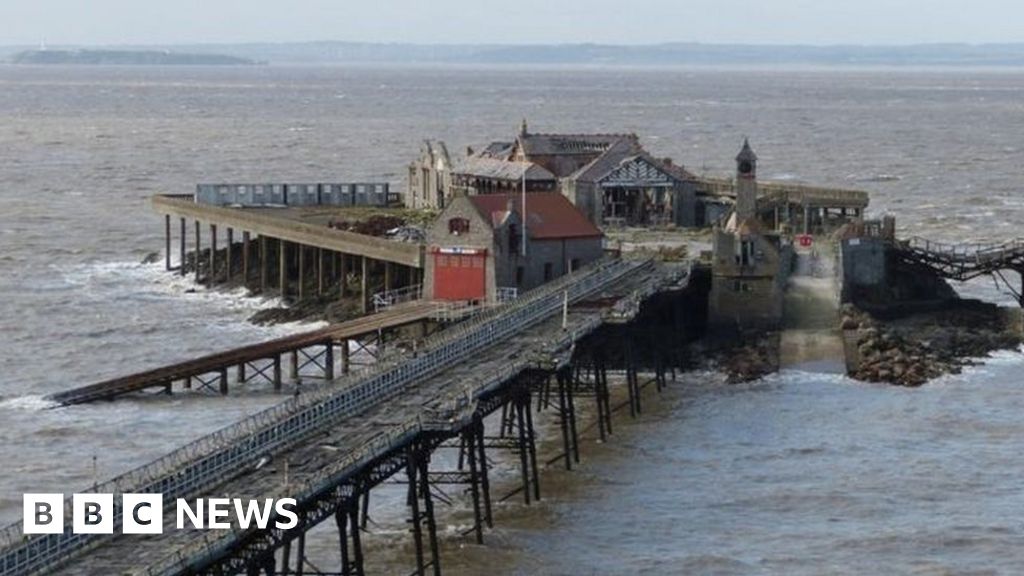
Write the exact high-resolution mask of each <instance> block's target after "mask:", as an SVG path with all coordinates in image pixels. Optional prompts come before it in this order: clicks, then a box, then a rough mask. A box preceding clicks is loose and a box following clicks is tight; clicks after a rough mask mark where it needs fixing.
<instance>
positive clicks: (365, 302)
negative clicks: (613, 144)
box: [360, 256, 370, 314]
mask: <svg viewBox="0 0 1024 576" xmlns="http://www.w3.org/2000/svg"><path fill="white" fill-rule="evenodd" d="M361 260H362V261H363V274H362V277H361V278H360V280H361V282H362V291H361V293H360V298H361V299H362V304H361V306H362V308H361V309H362V311H363V314H366V313H367V312H368V311H369V309H370V278H369V273H370V265H369V259H368V258H367V257H366V256H363V257H362V258H361Z"/></svg>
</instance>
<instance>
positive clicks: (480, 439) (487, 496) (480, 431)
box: [474, 418, 494, 528]
mask: <svg viewBox="0 0 1024 576" xmlns="http://www.w3.org/2000/svg"><path fill="white" fill-rule="evenodd" d="M474 433H475V434H476V447H477V450H479V452H480V454H479V459H478V460H477V462H478V466H479V467H480V491H481V492H483V497H484V521H485V522H487V527H488V528H494V515H493V514H492V513H491V483H490V480H489V479H488V477H487V449H486V446H485V445H484V444H485V442H484V420H483V418H477V421H476V425H475V426H474Z"/></svg>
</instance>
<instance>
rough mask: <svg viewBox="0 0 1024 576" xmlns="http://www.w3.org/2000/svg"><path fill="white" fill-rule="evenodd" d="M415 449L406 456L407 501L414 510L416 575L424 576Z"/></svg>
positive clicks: (410, 449) (413, 527)
mask: <svg viewBox="0 0 1024 576" xmlns="http://www.w3.org/2000/svg"><path fill="white" fill-rule="evenodd" d="M413 454H414V453H413V448H409V451H408V453H407V455H406V464H405V474H406V477H407V478H408V481H409V493H408V496H407V497H406V500H407V502H408V504H409V507H411V508H412V520H411V522H412V538H413V543H414V544H415V546H416V574H418V575H419V576H423V575H424V574H425V573H426V567H425V566H424V565H423V532H422V526H421V525H420V499H419V497H418V496H417V494H416V491H417V486H418V483H417V478H416V476H417V473H418V472H419V470H417V468H416V467H417V465H418V464H417V462H416V459H415V457H414V456H413Z"/></svg>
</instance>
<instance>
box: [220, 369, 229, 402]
mask: <svg viewBox="0 0 1024 576" xmlns="http://www.w3.org/2000/svg"><path fill="white" fill-rule="evenodd" d="M220 393H221V395H223V396H227V394H228V369H227V368H221V369H220Z"/></svg>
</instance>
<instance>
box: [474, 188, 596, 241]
mask: <svg viewBox="0 0 1024 576" xmlns="http://www.w3.org/2000/svg"><path fill="white" fill-rule="evenodd" d="M469 200H470V202H472V203H473V206H474V207H475V208H476V209H477V210H478V211H479V212H480V213H481V215H483V216H484V218H485V219H487V220H488V221H490V222H492V223H493V222H501V221H504V217H505V214H502V213H505V212H508V211H509V209H511V210H512V211H513V212H515V213H516V214H519V215H520V218H521V217H522V202H523V197H522V194H477V195H475V196H470V197H469ZM495 213H498V218H497V219H495ZM526 213H527V219H526V229H527V231H528V232H529V234H530V238H533V239H536V240H551V239H561V238H593V237H600V236H603V233H602V232H601V230H600V229H599V228H598V227H597V226H594V224H593V223H591V222H590V220H588V219H587V217H586V216H584V215H583V213H582V212H580V211H579V210H577V209H576V207H575V206H573V205H572V203H571V202H569V200H568V199H567V198H566V197H565V196H562V195H561V194H554V193H549V192H531V193H529V194H527V195H526Z"/></svg>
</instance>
